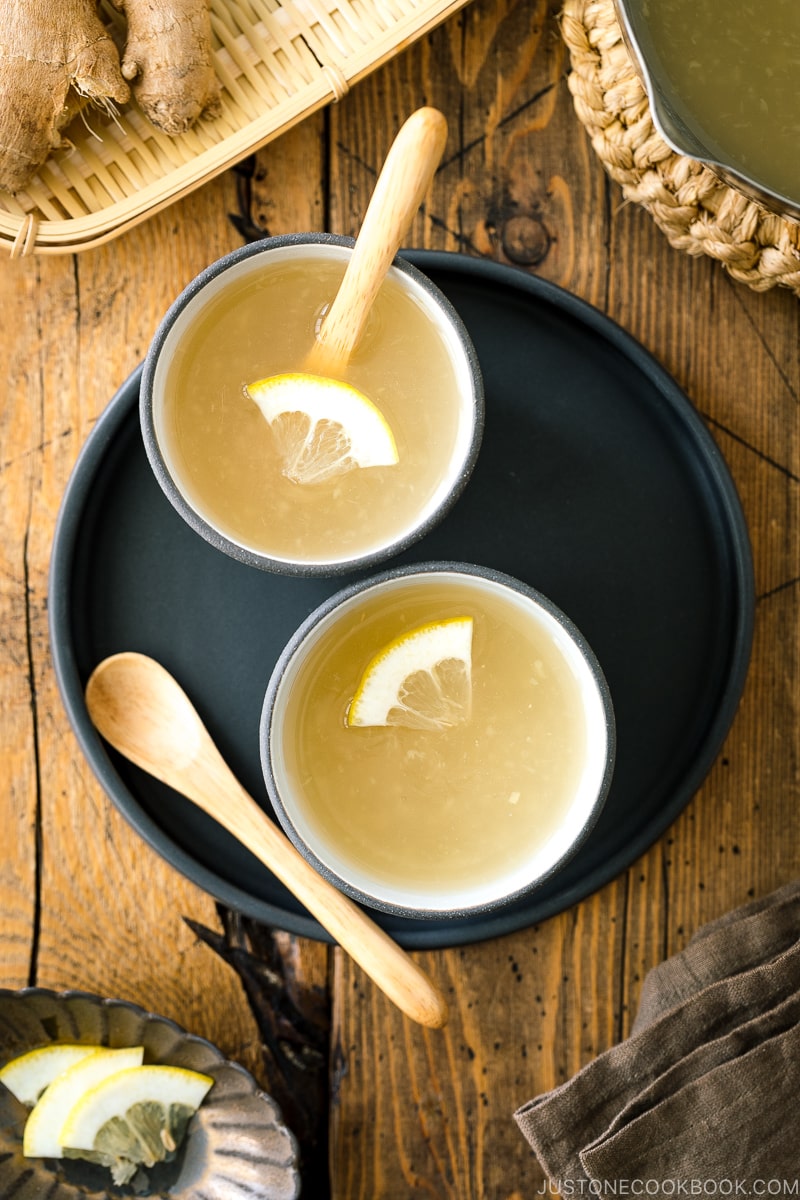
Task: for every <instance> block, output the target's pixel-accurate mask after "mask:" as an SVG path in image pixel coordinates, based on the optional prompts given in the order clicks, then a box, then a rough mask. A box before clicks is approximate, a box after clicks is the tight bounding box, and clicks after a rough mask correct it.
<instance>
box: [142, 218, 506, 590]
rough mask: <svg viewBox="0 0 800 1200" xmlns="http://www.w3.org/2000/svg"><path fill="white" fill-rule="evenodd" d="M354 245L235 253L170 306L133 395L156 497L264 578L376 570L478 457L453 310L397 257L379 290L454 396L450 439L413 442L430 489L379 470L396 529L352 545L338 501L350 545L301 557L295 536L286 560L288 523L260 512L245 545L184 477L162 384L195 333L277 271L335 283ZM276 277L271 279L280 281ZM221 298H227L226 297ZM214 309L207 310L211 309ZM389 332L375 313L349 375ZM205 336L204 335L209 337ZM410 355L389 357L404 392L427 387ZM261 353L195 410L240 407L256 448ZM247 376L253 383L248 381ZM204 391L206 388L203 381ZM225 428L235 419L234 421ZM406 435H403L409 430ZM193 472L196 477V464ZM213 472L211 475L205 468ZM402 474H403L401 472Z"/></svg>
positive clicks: (422, 529)
mask: <svg viewBox="0 0 800 1200" xmlns="http://www.w3.org/2000/svg"><path fill="white" fill-rule="evenodd" d="M353 244H354V243H353V240H352V239H350V238H342V237H337V236H333V235H330V234H292V235H287V236H281V237H274V238H268V239H266V240H264V241H263V242H258V243H254V244H252V245H248V246H243V247H241V248H240V249H238V250H235V251H234V252H233V253H231V254H229V255H226V256H225V257H224V258H221V259H220V260H219V261H218V262H215V263H214V264H212V265H211V266H210V267H208V268H207V269H206V270H205V271H203V272H202V273H201V274H200V275H198V276H197V278H196V279H194V280H193V281H192V282H191V283H190V284H189V285H188V287H187V288H186V289H185V290H184V291H183V292H182V293H181V295H180V296H179V297H178V299H177V300H176V301H175V302H174V303H173V305H172V306H171V308H170V309H169V311H168V312H167V314H166V316H165V317H164V319H163V321H162V322H161V324H160V326H159V328H158V330H157V332H156V335H155V337H154V339H153V342H152V345H151V347H150V350H149V352H148V355H147V358H146V361H145V365H144V371H143V375H142V384H141V399H140V419H141V425H142V432H143V437H144V443H145V448H146V451H147V456H148V459H149V461H150V464H151V466H152V469H153V471H154V473H155V476H156V478H157V480H158V482H159V484H160V485H161V487H162V489H163V491H164V492H165V494H166V496H167V497H168V499H169V500H170V502H171V503H172V505H173V506H174V507H175V509H176V510H177V511H178V513H180V515H181V516H182V517H183V519H184V520H185V521H186V522H187V523H188V524H189V525H190V526H191V527H192V528H193V529H194V530H195V531H196V532H197V533H199V534H200V535H201V536H202V537H204V538H205V539H206V540H207V541H208V542H209V543H210V544H211V545H213V546H215V547H217V548H218V549H219V550H222V551H224V552H225V553H226V554H229V555H230V556H232V557H233V558H235V559H238V560H240V561H242V562H245V563H248V564H250V565H252V566H256V567H260V568H262V569H265V570H269V571H276V572H280V573H282V574H290V575H335V574H339V573H344V572H348V571H352V570H355V569H358V568H363V567H368V566H371V565H375V564H378V563H381V562H382V561H384V560H385V559H387V558H389V557H391V556H392V555H394V554H397V553H399V552H400V551H402V550H404V549H405V548H406V547H407V546H409V545H410V544H411V543H413V542H414V541H416V540H417V539H418V538H420V537H422V536H423V535H424V534H425V533H426V532H428V531H429V530H430V529H431V528H432V527H433V526H434V525H436V524H437V523H438V522H439V521H440V520H441V519H442V517H444V515H445V514H446V513H447V512H448V511H449V509H450V507H451V506H452V505H453V503H454V502H455V500H456V499H457V497H458V496H459V495H460V493H461V491H462V490H463V488H464V486H465V485H466V483H467V480H468V479H469V476H470V474H471V472H472V469H473V466H474V464H475V461H476V458H477V455H478V450H479V447H480V442H481V437H482V433H483V420H484V396H483V381H482V378H481V372H480V368H479V365H478V360H477V356H476V353H475V349H474V346H473V345H472V342H471V340H470V337H469V334H468V333H467V330H466V328H465V326H464V324H463V322H462V321H461V318H460V317H459V316H458V314H457V313H456V311H455V309H454V308H453V306H452V305H451V303H450V301H449V300H448V299H447V298H446V297H445V296H444V294H443V293H442V292H441V291H440V290H439V289H438V288H437V287H436V286H435V285H434V284H433V283H432V282H431V281H430V280H429V279H428V278H427V277H426V276H425V275H423V274H422V272H420V271H419V270H417V268H415V267H413V266H412V265H411V264H410V263H408V262H406V261H404V260H403V259H402V258H400V257H398V258H397V259H396V260H395V262H394V263H393V265H392V267H391V268H390V270H389V275H388V277H387V281H386V285H385V286H386V288H387V289H388V290H389V291H391V289H392V288H394V289H395V295H399V297H400V301H401V302H402V304H405V305H407V306H409V310H411V309H413V312H414V313H415V314H418V319H419V320H421V321H422V322H423V324H424V327H425V330H426V332H427V331H428V330H430V331H431V336H433V337H434V338H435V342H436V346H437V353H438V354H439V355H440V359H439V360H440V361H441V363H442V364H443V365H444V369H445V370H446V372H447V378H448V379H449V380H450V381H451V383H452V393H453V396H454V400H453V402H452V409H451V418H450V425H449V429H448V433H447V436H442V437H441V438H439V437H429V438H427V439H426V440H425V441H424V442H420V447H419V450H418V457H419V458H421V459H422V460H423V461H425V463H426V464H427V463H431V464H432V465H431V466H430V467H426V469H427V470H429V472H430V478H429V480H428V481H427V482H426V483H425V484H424V486H420V487H417V486H416V480H415V479H414V480H411V481H409V478H408V477H407V476H403V474H402V472H401V471H398V470H397V469H396V468H395V467H388V468H386V469H385V479H386V482H385V483H382V485H381V493H382V495H381V502H382V503H383V502H384V501H383V495H384V494H386V496H387V497H389V498H391V495H392V489H393V488H394V487H395V481H397V488H398V503H397V505H396V506H395V509H393V511H392V514H391V515H392V518H393V519H394V512H395V511H396V513H397V514H400V515H398V516H397V518H396V519H395V523H394V526H393V527H392V528H391V529H388V530H386V531H381V532H380V533H375V532H374V531H373V532H370V533H369V534H368V535H367V536H366V540H364V541H363V542H362V543H358V542H357V540H356V537H355V536H353V538H350V536H349V530H350V525H349V524H348V521H350V520H351V518H349V517H347V516H346V515H345V512H344V507H345V506H344V502H343V501H342V517H341V524H340V527H341V528H343V529H346V530H347V533H346V534H344V535H341V534H340V535H337V533H336V532H335V529H334V532H332V533H330V534H326V535H325V540H324V544H322V548H321V549H320V550H319V551H315V552H314V553H313V554H307V553H305V551H304V550H303V547H302V536H301V537H298V538H297V542H296V547H295V546H293V547H292V548H289V549H287V548H286V547H283V546H282V547H280V548H278V549H275V548H273V547H271V546H269V545H268V544H267V543H268V541H269V539H270V537H271V536H272V532H273V531H275V530H278V529H280V530H281V531H282V532H281V536H282V537H283V536H284V534H283V530H284V528H285V526H286V525H287V524H288V522H286V521H284V522H283V523H282V522H281V519H280V517H278V516H276V517H274V519H273V514H272V513H271V512H270V511H269V504H268V503H267V504H266V505H265V506H264V509H263V510H260V512H259V517H258V519H259V520H262V521H263V522H264V525H265V529H266V531H267V533H266V541H264V542H262V541H260V540H253V539H252V538H250V537H249V536H243V535H242V534H241V533H240V532H238V531H237V530H236V528H235V522H232V521H231V520H229V519H228V514H222V517H221V516H220V512H219V510H217V511H216V512H215V513H213V515H212V512H211V511H210V508H209V506H208V505H207V504H206V503H205V501H204V498H203V496H202V494H201V488H200V487H199V485H198V483H197V481H196V479H193V478H192V477H191V475H190V471H189V469H188V468H187V466H186V460H185V457H184V456H183V453H182V450H181V448H180V447H179V444H178V441H177V438H176V433H175V418H174V414H173V413H171V410H170V404H171V403H172V399H171V397H172V392H173V390H174V380H175V375H174V374H172V373H171V372H172V371H173V368H174V366H175V364H176V363H179V362H180V360H181V356H183V357H184V358H186V357H187V344H189V340H190V339H191V337H192V335H193V333H194V334H195V335H196V334H197V330H198V329H199V328H201V326H199V325H198V322H202V321H204V320H205V321H206V322H209V321H210V322H212V323H213V322H214V321H215V320H216V317H215V315H214V314H215V313H217V312H219V311H222V310H221V308H220V305H223V304H224V303H225V301H226V297H227V296H233V295H234V294H235V289H236V288H240V289H241V288H247V287H250V286H254V287H259V288H269V286H270V273H271V272H272V273H277V272H279V271H283V272H284V273H285V272H286V271H287V270H291V269H293V268H294V267H295V266H298V265H299V267H301V268H302V269H303V270H306V269H307V270H308V272H309V273H311V275H312V276H313V274H314V273H315V272H319V271H323V270H328V271H333V270H334V269H336V270H339V271H340V273H342V272H343V271H344V266H345V264H346V261H347V258H348V256H349V255H350V253H351V250H352V246H353ZM275 277H276V278H277V275H275ZM227 289H232V290H230V291H228V290H227ZM332 298H333V297H332V296H331V297H329V300H330V299H332ZM379 303H380V298H379ZM215 305H216V306H217V307H216V308H214V307H210V306H215ZM322 311H324V309H323V310H322ZM376 311H377V306H376ZM319 316H320V312H319V310H317V311H316V313H315V312H313V311H310V312H309V314H308V320H309V331H311V341H310V342H309V349H310V346H311V344H312V343H313V322H314V319H315V317H316V319H317V320H318V319H319ZM304 320H305V316H304ZM390 324H391V322H389V321H387V320H386V318H385V316H384V318H383V324H382V323H381V316H380V313H379V312H377V315H376V318H375V322H374V327H373V328H371V326H370V324H369V323H368V325H367V329H366V331H365V334H364V337H363V339H362V342H361V343H359V346H358V347H357V349H356V353H355V355H354V356H353V362H354V363H355V362H356V360H357V359H358V356H359V355H362V352H363V357H364V358H368V357H369V355H372V356H373V358H375V359H378V358H379V356H380V354H381V346H382V344H383V343H382V341H381V339H382V338H384V336H386V334H387V331H386V330H385V329H384V325H390ZM203 328H208V325H206V326H204V327H203ZM388 333H390V334H391V335H392V336H393V337H395V338H398V337H401V336H403V335H400V334H398V333H397V332H396V331H393V330H392V329H389V331H388ZM293 336H294V335H293ZM303 336H305V334H304V335H303ZM264 337H265V339H272V342H273V343H274V342H275V341H276V340H280V338H281V330H280V329H277V330H276V329H275V327H274V325H271V326H270V327H269V328H266V327H265V330H264ZM370 339H371V340H370ZM415 347H416V343H415V344H411V343H410V342H409V344H407V345H405V344H401V346H400V350H399V351H398V349H397V347H395V349H394V351H393V353H394V354H395V356H396V357H397V355H398V353H399V355H400V357H401V358H402V360H403V362H404V364H407V374H408V382H407V383H406V385H405V386H406V387H409V386H411V387H413V386H414V383H413V381H414V379H415V378H416V377H422V376H424V374H425V372H426V369H427V363H426V361H425V356H424V354H423V355H422V356H421V357H420V354H419V352H418V350H417V349H416V348H415ZM221 352H222V353H223V354H224V353H226V346H225V345H223V346H222V347H221ZM260 353H261V351H260V347H258V346H257V347H256V350H255V351H252V354H253V361H252V364H248V366H247V367H243V366H242V367H239V366H237V364H236V363H233V364H232V371H231V383H230V386H229V385H228V384H227V382H226V385H225V386H226V388H227V389H228V390H227V393H226V394H225V395H224V396H220V397H216V396H215V395H213V394H212V393H211V391H209V397H208V400H206V399H205V397H204V398H203V400H202V403H203V404H208V405H211V404H214V403H217V404H219V405H220V406H227V408H228V409H229V410H230V412H231V414H233V410H234V408H235V407H236V405H238V404H239V403H241V404H243V405H244V406H245V407H246V408H247V407H248V406H249V409H250V412H249V414H248V415H247V419H248V420H250V421H251V422H255V423H256V424H257V425H258V429H255V426H251V427H252V428H253V430H254V435H255V436H259V437H260V436H266V434H264V433H263V431H264V430H265V429H266V422H265V421H264V420H263V418H262V417H261V416H260V415H259V414H257V410H256V405H255V404H254V403H253V401H252V400H250V399H249V397H247V396H246V395H245V394H244V388H245V384H246V383H248V382H252V380H253V378H255V379H258V378H261V377H262V375H264V374H266V375H271V374H273V373H274V372H273V371H272V370H263V369H262V368H261V366H260V363H259V355H260ZM232 357H233V356H232ZM302 369H303V363H302V362H292V363H289V364H288V365H284V366H282V367H280V368H279V371H280V372H285V371H299V370H302ZM404 369H405V368H404ZM226 370H227V365H226ZM237 372H238V374H237ZM252 372H256V373H255V375H253V374H252ZM238 375H243V378H239V377H238ZM201 382H202V383H203V384H204V382H205V381H201ZM239 411H241V410H239ZM226 419H233V418H232V416H231V417H226ZM237 419H238V417H237ZM409 424H412V423H411V422H409ZM414 436H416V437H417V438H418V440H419V436H420V435H419V434H418V433H416V431H415V432H414ZM398 449H399V450H400V466H401V467H404V462H405V461H408V462H409V463H410V461H411V460H410V455H409V456H408V459H407V460H404V458H403V450H402V446H401V442H400V439H399V438H398ZM217 452H218V451H217V447H216V446H215V445H213V444H212V446H211V449H210V450H209V456H210V459H211V460H212V461H213V459H214V456H215V455H216V454H217ZM200 465H201V466H202V465H203V464H202V462H201V464H200ZM214 469H215V470H216V469H217V468H216V467H214ZM226 469H227V470H228V477H229V478H231V479H233V483H234V485H235V486H238V485H239V481H238V480H237V479H235V476H236V470H237V466H236V463H235V462H234V464H233V467H232V468H231V466H230V464H228V466H227V468H226ZM248 469H252V468H248ZM256 469H257V468H256ZM375 469H376V468H369V469H368V470H367V471H364V472H363V473H362V472H361V471H360V470H359V471H353V472H350V474H351V475H359V476H362V478H363V477H364V476H366V475H367V474H368V472H369V470H372V471H374V470H375ZM404 469H405V468H404ZM408 469H409V470H410V467H409V468H408ZM392 472H395V474H392ZM401 480H402V481H403V482H402V488H403V493H402V497H401V494H400V481H401ZM217 486H219V485H217ZM292 486H294V488H295V495H296V496H297V497H298V499H299V500H300V501H301V503H304V502H305V499H306V497H308V487H309V486H310V487H311V488H314V487H319V486H322V485H317V484H312V485H303V484H300V485H296V484H295V485H292ZM298 487H299V488H300V490H301V491H302V489H303V488H304V487H305V488H306V496H305V497H300V496H299V493H298V492H297V489H298ZM342 490H343V489H342ZM409 495H413V497H414V498H413V502H411V503H409V504H405V503H401V499H403V497H408V496H409ZM226 496H227V493H226V492H225V490H224V488H223V489H222V499H223V502H225V500H226ZM283 502H284V503H288V504H290V505H291V504H293V503H294V501H293V500H292V499H289V500H288V501H286V499H285V498H284V501H283ZM338 503H339V499H338V498H337V494H336V493H335V491H331V492H330V495H328V493H326V505H327V506H328V507H329V508H330V510H331V512H332V513H333V514H334V516H335V508H336V505H337V504H338ZM385 503H386V506H387V507H389V506H390V503H393V501H391V500H390V499H387V501H386V502H385ZM357 508H358V505H353V504H352V502H351V510H353V509H357ZM365 508H366V506H365V505H362V506H361V510H362V511H363V510H364V509H365ZM276 511H277V510H276ZM284 511H286V510H284ZM262 513H263V515H262ZM309 519H310V518H309ZM332 519H333V518H332ZM336 519H337V520H338V519H339V518H338V517H337V518H336ZM358 536H359V537H360V536H361V535H360V534H359V535H358ZM318 540H319V538H318Z"/></svg>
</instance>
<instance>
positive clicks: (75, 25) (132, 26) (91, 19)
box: [0, 0, 219, 192]
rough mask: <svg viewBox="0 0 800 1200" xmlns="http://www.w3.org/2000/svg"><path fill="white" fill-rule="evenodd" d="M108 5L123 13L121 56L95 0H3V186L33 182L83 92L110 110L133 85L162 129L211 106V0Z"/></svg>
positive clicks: (185, 122)
mask: <svg viewBox="0 0 800 1200" xmlns="http://www.w3.org/2000/svg"><path fill="white" fill-rule="evenodd" d="M114 3H115V6H116V7H117V8H118V9H120V10H121V11H123V12H124V13H125V16H126V18H127V36H126V41H125V49H124V53H123V55H122V62H121V63H120V54H119V51H118V50H117V47H116V45H115V44H114V41H113V40H112V38H111V36H110V33H109V31H108V30H107V29H106V27H105V26H104V25H103V23H102V21H101V20H100V17H99V16H98V12H97V0H0V188H6V189H7V190H8V191H10V192H18V191H20V190H21V189H22V188H24V187H25V186H26V185H27V184H28V183H29V182H30V180H31V178H32V177H33V175H34V174H35V173H36V171H37V170H38V168H39V167H40V166H41V164H42V163H43V162H44V160H45V159H46V158H47V156H48V154H49V153H50V151H51V150H53V149H54V148H56V147H57V146H60V145H62V144H63V139H62V134H61V131H62V130H63V128H64V127H65V125H67V124H68V122H69V121H70V120H71V119H72V117H73V116H74V115H75V113H76V112H77V111H78V110H79V109H80V107H81V105H82V103H84V102H85V100H87V99H88V100H90V101H92V102H93V103H96V104H99V105H100V106H101V107H104V108H106V109H107V110H108V111H112V112H113V111H114V110H115V106H116V105H119V104H125V103H126V102H127V101H128V100H129V99H130V95H131V91H132V92H133V94H134V96H135V98H136V100H137V101H138V103H139V105H140V106H141V108H142V110H143V111H144V113H145V115H146V116H147V117H148V118H149V119H150V121H152V123H153V124H154V125H156V126H157V127H158V128H159V129H162V130H164V132H166V133H169V134H179V133H183V132H185V131H186V130H187V129H189V128H190V126H192V125H193V124H194V122H195V121H196V120H197V118H198V117H200V116H202V115H207V116H216V115H217V114H218V112H219V84H218V82H217V79H216V77H215V75H214V68H213V64H212V58H211V18H210V15H209V10H208V0H114ZM128 81H130V87H129V83H128Z"/></svg>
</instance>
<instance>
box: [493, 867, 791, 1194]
mask: <svg viewBox="0 0 800 1200" xmlns="http://www.w3.org/2000/svg"><path fill="white" fill-rule="evenodd" d="M798 939H800V882H798V883H796V884H791V885H789V886H788V887H785V888H782V889H780V890H779V891H778V892H775V893H773V894H772V895H771V896H768V897H765V898H764V899H763V900H759V901H756V902H754V903H752V904H748V905H746V906H744V908H741V909H738V910H736V912H734V913H730V914H727V915H726V916H725V917H723V918H721V919H720V920H719V921H715V922H712V923H711V924H710V925H707V926H705V927H704V928H703V929H702V930H700V931H699V932H698V933H697V934H696V935H695V937H694V938H693V939H692V940H691V942H690V943H689V944H688V946H687V947H686V949H685V950H684V951H682V952H681V953H680V954H677V955H675V956H674V957H673V958H671V959H669V960H667V962H665V963H662V964H661V965H660V966H659V967H656V968H655V969H654V970H653V971H651V972H650V973H649V974H648V976H647V978H646V980H645V983H644V986H643V991H642V1005H641V1007H640V1010H639V1014H638V1015H637V1019H636V1022H635V1024H634V1029H633V1032H632V1034H631V1036H630V1037H629V1038H628V1040H627V1041H625V1042H623V1043H622V1044H621V1045H619V1046H615V1047H613V1048H612V1049H611V1050H609V1051H607V1052H606V1053H605V1054H603V1055H601V1056H600V1057H599V1058H597V1059H595V1061H594V1062H592V1063H590V1064H589V1065H588V1066H587V1067H585V1068H584V1069H583V1070H582V1071H580V1072H579V1073H578V1074H577V1075H576V1076H575V1077H574V1078H573V1079H571V1080H570V1081H569V1082H567V1083H565V1084H562V1085H561V1086H560V1087H558V1088H556V1089H555V1090H554V1091H552V1092H548V1093H546V1094H545V1095H543V1096H539V1097H537V1098H535V1099H534V1100H531V1101H530V1102H529V1103H528V1104H525V1105H523V1107H522V1108H520V1109H519V1110H518V1112H517V1113H516V1114H515V1117H516V1120H517V1123H518V1125H519V1127H520V1129H521V1130H522V1132H523V1134H524V1135H525V1137H526V1138H527V1139H528V1141H529V1142H530V1144H531V1146H532V1147H533V1149H534V1151H535V1152H536V1155H537V1157H538V1158H539V1160H540V1162H541V1163H542V1165H543V1167H544V1169H545V1171H546V1172H547V1174H548V1176H549V1177H550V1180H551V1184H552V1186H553V1188H554V1190H556V1191H561V1193H562V1194H563V1195H577V1194H581V1193H583V1194H596V1195H605V1194H620V1193H621V1192H622V1193H625V1191H626V1187H627V1194H631V1195H633V1194H641V1195H656V1196H661V1195H681V1194H685V1195H691V1194H699V1195H710V1194H718V1195H725V1194H728V1195H745V1196H750V1195H754V1194H755V1195H758V1194H761V1195H768V1194H769V1195H772V1194H776V1195H780V1194H794V1195H798V1194H800V1193H798V1190H797V1179H798V1175H800V1144H798V1143H800V1139H799V1138H798V1136H797V1134H798V1132H799V1131H800V1118H798V1115H797V1112H796V1103H797V1101H796V1098H797V1095H798V1085H800V940H798ZM762 1184H763V1185H764V1187H763V1189H762V1188H761V1185H762ZM692 1188H694V1192H692ZM768 1188H769V1190H768Z"/></svg>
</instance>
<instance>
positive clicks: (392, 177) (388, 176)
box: [306, 108, 447, 375]
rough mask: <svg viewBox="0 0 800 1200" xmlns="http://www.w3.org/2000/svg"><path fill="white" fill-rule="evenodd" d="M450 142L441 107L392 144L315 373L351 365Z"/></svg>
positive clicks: (425, 112) (420, 112)
mask: <svg viewBox="0 0 800 1200" xmlns="http://www.w3.org/2000/svg"><path fill="white" fill-rule="evenodd" d="M446 141H447V121H446V120H445V118H444V116H443V114H442V113H440V112H439V110H438V109H436V108H418V109H417V111H416V112H414V113H412V114H411V116H410V117H409V118H408V120H407V121H406V122H405V124H404V125H403V126H402V127H401V128H400V131H399V133H398V134H397V137H396V138H395V140H394V141H393V143H392V145H391V146H390V148H389V153H388V154H387V156H386V161H385V163H384V164H383V170H382V171H381V173H380V175H379V176H378V182H377V183H376V185H375V190H374V192H373V193H372V198H371V199H370V202H369V205H368V207H367V211H366V214H365V216H364V222H363V224H362V226H361V232H360V233H359V235H358V237H357V238H356V244H355V247H354V248H353V253H352V255H351V257H350V260H349V262H348V265H347V270H346V271H345V274H344V278H343V280H342V282H341V284H340V285H339V291H338V292H337V293H336V298H335V299H334V301H333V304H332V305H331V307H330V309H329V311H328V313H327V315H326V316H325V317H324V318H323V321H322V325H321V328H320V330H319V332H318V334H317V340H316V342H315V344H314V346H313V347H312V349H311V353H310V355H309V357H308V359H307V361H306V369H307V370H308V371H309V372H311V373H313V374H316V375H337V374H340V373H341V371H342V370H343V368H344V367H345V366H346V365H347V361H348V359H349V358H350V355H351V354H352V352H353V350H354V349H355V347H356V345H357V343H358V340H359V338H360V337H361V333H362V331H363V329H364V325H365V323H366V320H367V317H368V315H369V311H370V309H371V307H372V305H373V303H374V300H375V297H376V296H377V294H378V290H379V288H380V286H381V283H382V282H383V279H384V276H385V275H386V272H387V271H388V270H389V267H390V266H391V264H392V260H393V259H394V257H395V255H396V254H397V251H398V250H399V249H400V245H401V243H402V241H403V238H404V237H405V235H406V233H407V232H408V227H409V225H410V224H411V222H412V220H413V218H414V215H415V213H416V211H417V209H418V208H419V206H420V204H421V203H422V200H423V197H424V196H425V193H426V192H427V190H428V188H429V186H430V183H431V180H432V179H433V175H434V172H435V170H436V168H437V166H438V165H439V160H440V159H441V157H442V153H443V151H444V146H445V142H446Z"/></svg>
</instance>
